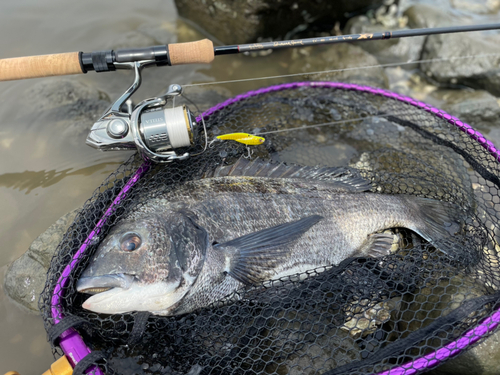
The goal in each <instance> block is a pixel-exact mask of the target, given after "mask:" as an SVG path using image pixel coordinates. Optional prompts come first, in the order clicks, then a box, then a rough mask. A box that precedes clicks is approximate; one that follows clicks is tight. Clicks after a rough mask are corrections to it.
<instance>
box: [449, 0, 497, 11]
mask: <svg viewBox="0 0 500 375" xmlns="http://www.w3.org/2000/svg"><path fill="white" fill-rule="evenodd" d="M450 3H451V6H452V7H453V8H455V9H458V10H461V11H463V12H471V13H476V14H496V13H498V10H500V0H450Z"/></svg>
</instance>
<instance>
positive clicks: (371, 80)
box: [289, 43, 388, 88]
mask: <svg viewBox="0 0 500 375" xmlns="http://www.w3.org/2000/svg"><path fill="white" fill-rule="evenodd" d="M289 69H290V73H297V72H301V71H302V72H321V71H329V72H327V73H319V74H313V75H311V76H309V77H308V79H311V80H330V81H339V82H350V83H357V84H362V85H369V86H376V87H382V88H387V87H388V80H387V76H386V75H385V72H384V69H383V68H382V67H380V66H379V62H378V61H377V59H376V58H375V57H374V56H372V55H371V54H369V53H368V52H366V51H365V50H363V49H362V48H361V47H358V46H354V45H352V44H346V43H342V44H337V45H333V46H317V47H305V48H296V49H293V51H292V62H291V64H290V67H289Z"/></svg>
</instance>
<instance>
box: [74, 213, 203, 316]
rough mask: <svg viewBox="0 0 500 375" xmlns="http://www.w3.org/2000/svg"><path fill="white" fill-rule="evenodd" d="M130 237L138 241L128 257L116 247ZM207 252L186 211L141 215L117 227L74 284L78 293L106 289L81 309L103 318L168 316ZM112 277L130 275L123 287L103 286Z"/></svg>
mask: <svg viewBox="0 0 500 375" xmlns="http://www.w3.org/2000/svg"><path fill="white" fill-rule="evenodd" d="M130 233H135V234H137V235H139V236H140V237H141V240H142V242H141V245H140V247H138V248H137V249H136V250H133V251H129V250H124V249H123V248H124V247H123V244H122V242H123V239H124V238H125V239H128V238H130V237H132V238H133V236H130ZM207 246H208V234H207V232H206V230H205V229H203V228H202V227H200V226H199V225H198V224H197V223H196V216H195V215H194V214H193V213H192V212H190V211H187V210H181V211H167V212H165V213H162V214H155V213H147V214H141V215H139V216H136V217H135V218H134V219H133V220H128V221H125V222H123V223H120V224H119V225H118V226H117V227H116V228H115V229H114V230H113V231H112V233H110V235H109V236H108V237H107V238H106V239H105V240H104V241H103V243H102V245H101V246H100V247H99V249H98V251H97V254H96V256H95V257H94V259H93V260H92V262H91V264H90V265H89V266H88V268H87V269H86V270H85V271H84V273H83V275H82V278H81V279H80V280H79V281H78V284H77V289H78V290H79V291H83V292H85V290H82V288H83V287H86V288H90V287H92V288H94V290H98V289H99V288H110V287H111V289H109V290H107V291H104V292H101V293H98V294H95V295H93V296H92V297H90V298H89V299H88V300H87V301H85V303H84V304H83V307H84V308H85V309H88V310H91V311H94V312H98V313H105V314H115V313H124V312H129V311H153V312H163V313H165V312H168V311H170V310H171V309H173V308H174V307H175V305H176V304H177V303H178V302H180V301H181V300H182V298H183V297H184V295H185V294H186V293H187V292H188V291H189V289H190V287H191V285H192V284H193V283H194V282H195V281H196V278H197V276H198V274H199V273H200V271H201V269H202V267H203V263H204V260H205V254H206V249H207ZM125 249H128V247H127V246H125ZM104 270H105V271H107V272H106V273H104V272H103V271H104ZM117 274H120V275H123V274H125V275H131V276H133V277H134V281H133V282H132V283H130V284H127V285H126V286H125V285H124V284H123V283H122V285H117V283H116V282H114V283H113V284H112V285H109V280H113V279H114V278H112V277H110V276H117ZM115 278H116V277H115ZM124 286H125V287H124Z"/></svg>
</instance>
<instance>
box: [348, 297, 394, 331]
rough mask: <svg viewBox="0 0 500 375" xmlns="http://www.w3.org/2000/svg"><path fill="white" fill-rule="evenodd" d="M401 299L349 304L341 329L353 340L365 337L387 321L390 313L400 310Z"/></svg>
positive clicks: (363, 301)
mask: <svg viewBox="0 0 500 375" xmlns="http://www.w3.org/2000/svg"><path fill="white" fill-rule="evenodd" d="M400 305H401V298H400V297H398V298H393V299H390V300H387V301H382V302H379V303H375V302H373V301H370V300H367V299H364V300H361V301H354V302H352V303H351V304H349V306H348V309H347V314H346V315H347V317H348V318H349V319H348V320H347V321H346V322H345V323H344V325H343V326H342V327H341V329H342V330H344V331H346V332H348V333H349V335H351V336H352V337H353V338H355V339H356V338H359V337H366V336H368V335H370V334H372V333H374V332H375V331H377V330H378V329H379V328H380V326H381V325H382V324H384V323H386V322H388V321H389V319H390V318H391V313H393V312H395V311H397V310H399V309H400Z"/></svg>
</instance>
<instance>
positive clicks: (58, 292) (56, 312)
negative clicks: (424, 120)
mask: <svg viewBox="0 0 500 375" xmlns="http://www.w3.org/2000/svg"><path fill="white" fill-rule="evenodd" d="M300 87H318V88H332V89H340V90H352V91H358V92H366V93H370V94H373V95H379V96H383V97H386V98H389V99H394V100H398V101H400V102H403V103H406V104H410V105H412V106H414V107H417V108H420V109H422V110H424V111H426V112H429V113H432V114H434V115H435V116H436V117H438V118H442V119H444V120H446V121H448V123H450V124H452V125H455V126H456V127H457V128H459V129H460V130H461V131H463V132H464V133H466V134H467V135H468V136H469V137H471V138H472V139H474V140H475V141H477V142H478V143H479V144H480V145H481V146H483V147H484V148H485V149H486V150H487V151H488V152H489V153H490V154H491V155H492V156H493V157H494V158H495V160H496V161H497V162H499V163H500V153H499V151H498V150H497V149H496V147H495V145H494V144H493V142H491V141H489V140H487V139H486V138H485V137H484V136H483V135H482V134H481V133H480V132H478V131H477V130H474V129H473V128H472V127H471V126H470V125H469V124H466V123H464V122H462V121H460V120H459V119H458V118H457V117H455V116H451V115H449V114H447V113H446V112H444V111H441V110H439V109H437V108H435V107H432V106H430V105H428V104H426V103H424V102H421V101H418V100H415V99H413V98H410V97H407V96H403V95H399V94H397V93H394V92H391V91H387V90H384V89H379V88H375V87H370V86H362V85H357V84H351V83H341V82H328V81H326V82H323V81H314V82H292V83H285V84H281V85H275V86H269V87H266V88H262V89H259V90H254V91H249V92H247V93H245V94H241V95H237V96H235V97H234V98H230V99H228V100H226V101H224V102H222V103H219V104H217V105H216V106H214V107H212V108H210V109H209V110H207V111H205V112H203V113H202V114H201V115H199V116H198V117H197V118H196V120H197V121H198V122H199V121H201V118H202V117H203V118H204V119H206V118H207V117H208V116H210V115H212V114H213V113H215V112H217V111H219V110H221V109H223V108H226V107H228V106H230V105H232V104H235V103H237V102H239V101H242V100H245V99H247V98H251V97H254V96H258V95H262V94H267V93H270V92H276V91H282V90H291V89H297V88H300ZM149 167H150V163H149V162H144V163H143V164H142V165H141V166H140V167H139V168H138V169H137V171H136V172H135V173H134V175H133V176H132V177H131V178H130V180H129V181H128V182H127V183H126V184H125V186H124V187H123V189H122V190H121V191H120V193H119V194H118V195H117V197H116V198H115V200H114V201H113V203H112V204H111V205H110V207H109V208H108V209H107V211H106V212H105V214H104V215H103V217H102V218H101V219H100V220H99V222H98V223H97V225H96V227H95V228H94V230H93V231H92V232H91V233H90V234H89V236H88V237H87V239H86V240H85V242H84V243H83V244H82V246H81V247H80V249H79V250H78V251H77V252H76V254H75V255H74V256H73V258H72V261H71V262H70V263H69V264H68V265H67V266H66V267H65V269H64V271H63V273H62V274H61V276H60V277H59V279H58V281H57V284H56V287H55V288H54V292H53V295H52V300H51V303H52V310H51V312H52V317H53V319H54V324H57V323H58V322H59V321H60V320H61V319H62V318H63V314H62V312H61V306H60V303H61V297H62V295H63V293H64V288H65V287H66V286H67V284H68V282H69V276H70V275H71V273H72V272H73V271H74V270H75V269H76V267H77V265H78V263H79V260H80V257H81V256H82V255H83V254H84V252H85V251H86V250H87V248H88V246H89V244H90V243H91V242H92V239H93V238H94V237H95V236H97V235H98V234H99V232H100V231H101V229H102V227H103V225H104V224H105V222H106V220H107V219H108V217H109V216H110V215H111V214H112V213H113V212H114V210H115V207H116V205H118V204H119V203H120V202H121V201H122V200H123V199H124V198H125V196H126V195H127V193H128V192H129V191H130V189H131V188H132V187H133V185H135V183H136V182H137V181H139V179H140V178H141V177H142V176H143V175H144V174H145V173H146V172H147V171H148V170H149ZM499 324H500V309H499V310H497V311H495V312H494V313H493V314H492V315H491V316H489V317H487V318H485V319H484V320H482V321H481V322H480V323H479V325H478V326H476V327H475V328H473V329H471V330H469V331H467V332H466V333H465V334H464V335H463V336H462V337H460V338H459V339H457V340H455V341H453V342H451V343H449V344H448V345H446V346H444V347H442V348H439V349H437V350H435V351H433V352H431V353H429V354H427V355H425V356H423V357H420V358H417V359H415V360H413V361H411V362H408V363H405V364H402V365H400V366H397V367H394V368H392V369H390V370H387V371H384V372H380V373H378V374H377V375H413V374H416V373H417V372H419V371H423V370H426V369H429V368H431V367H434V366H436V365H438V364H439V363H441V362H443V361H445V360H447V359H449V358H451V357H453V356H456V355H457V354H459V353H460V352H462V351H463V350H464V349H466V348H467V347H469V346H470V345H473V344H474V343H476V342H478V341H479V340H480V339H482V338H483V337H486V336H487V335H488V334H490V333H491V332H493V331H494V330H495V329H496V328H497V327H498V325H499ZM60 338H61V340H60V343H59V345H60V347H61V349H62V350H63V352H64V354H65V355H66V357H67V358H68V360H69V361H70V362H71V364H72V366H73V367H74V366H75V365H76V363H78V362H79V361H80V360H82V359H83V358H84V357H85V356H86V355H87V354H89V353H90V351H91V350H90V348H88V347H87V345H86V344H85V342H84V341H83V339H82V338H81V336H80V335H79V334H78V332H77V331H76V330H74V329H72V328H70V329H68V330H66V331H65V332H63V334H61V336H60ZM92 371H93V372H94V373H95V374H98V375H101V374H103V373H102V371H101V370H100V369H99V368H98V367H95V366H94V367H92V368H91V369H90V370H89V371H88V372H92Z"/></svg>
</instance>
